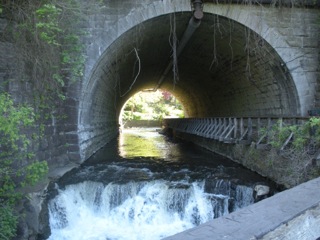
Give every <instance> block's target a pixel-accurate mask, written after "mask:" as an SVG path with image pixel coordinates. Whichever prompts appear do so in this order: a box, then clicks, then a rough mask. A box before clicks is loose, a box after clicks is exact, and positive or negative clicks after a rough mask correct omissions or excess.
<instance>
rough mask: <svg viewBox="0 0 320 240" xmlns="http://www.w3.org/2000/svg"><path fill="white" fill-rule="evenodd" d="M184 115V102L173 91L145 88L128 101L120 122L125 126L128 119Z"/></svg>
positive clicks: (157, 118)
mask: <svg viewBox="0 0 320 240" xmlns="http://www.w3.org/2000/svg"><path fill="white" fill-rule="evenodd" d="M184 115H185V114H184V108H183V106H182V104H181V103H180V101H179V100H178V99H177V98H176V97H175V96H174V95H173V94H172V93H171V92H169V91H165V90H157V91H151V90H150V89H145V90H142V91H140V92H138V93H136V94H135V95H133V96H132V97H131V98H130V99H129V100H128V101H126V103H125V104H124V106H123V107H122V109H121V113H120V116H119V123H120V125H121V126H125V124H126V123H127V122H128V121H139V120H144V121H161V120H162V119H163V118H183V117H184Z"/></svg>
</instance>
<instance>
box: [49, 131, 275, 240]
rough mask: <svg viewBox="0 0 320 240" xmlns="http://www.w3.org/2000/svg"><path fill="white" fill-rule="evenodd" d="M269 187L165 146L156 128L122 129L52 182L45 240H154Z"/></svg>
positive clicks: (204, 155)
mask: <svg viewBox="0 0 320 240" xmlns="http://www.w3.org/2000/svg"><path fill="white" fill-rule="evenodd" d="M258 186H259V190H257V187H258ZM261 189H262V190H261ZM275 189H276V188H275V185H274V184H273V183H272V182H270V181H268V180H267V179H265V178H263V177H261V176H259V175H258V174H256V173H254V172H251V171H249V170H248V169H245V168H243V167H242V166H240V165H239V164H237V163H234V162H232V161H230V160H229V159H227V158H225V157H222V156H220V155H217V154H214V153H212V152H209V151H207V150H204V149H202V148H199V147H197V146H195V145H193V144H191V143H185V142H173V141H170V140H169V139H167V138H166V137H165V136H163V135H160V134H159V133H158V130H157V129H125V130H124V131H123V132H122V133H121V135H120V136H119V138H118V140H117V141H114V142H111V143H109V144H108V145H106V146H105V147H104V148H103V149H101V150H100V151H98V152H97V153H96V154H95V155H94V156H92V157H91V158H90V159H89V160H87V161H86V162H85V163H84V164H83V165H82V166H81V167H79V168H77V169H74V170H72V171H70V172H69V173H67V174H66V175H65V176H63V177H62V178H61V179H60V180H59V181H58V182H57V183H55V188H54V189H52V190H51V193H50V194H49V196H50V199H48V202H49V204H48V208H49V221H50V228H51V236H50V238H49V239H55V240H60V239H61V240H64V239H83V240H84V239H92V240H94V239H97V240H98V239H112V240H120V239H123V240H124V239H128V240H134V239H139V240H140V239H141V240H142V239H161V238H163V237H166V236H169V235H173V234H175V233H177V232H181V231H183V230H186V229H188V228H191V227H194V226H197V225H199V224H201V223H204V222H206V221H209V220H211V219H213V218H216V217H219V216H222V215H224V214H227V213H229V212H232V211H235V210H237V209H239V208H242V207H245V206H247V205H250V204H252V203H254V202H256V201H259V200H260V199H262V198H265V197H267V196H270V195H272V194H273V193H274V191H275ZM124 229H126V231H125V232H124Z"/></svg>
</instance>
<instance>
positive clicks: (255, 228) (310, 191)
mask: <svg viewBox="0 0 320 240" xmlns="http://www.w3.org/2000/svg"><path fill="white" fill-rule="evenodd" d="M319 189H320V178H317V179H314V180H311V181H309V182H306V183H303V184H301V185H299V186H297V187H294V188H292V189H289V190H286V191H283V192H281V193H278V194H276V195H274V196H273V197H270V198H268V199H265V200H262V201H260V202H258V203H256V204H253V205H251V206H249V207H246V208H243V209H241V210H239V211H236V212H234V213H231V214H228V215H226V216H223V217H221V218H218V219H214V220H212V221H210V222H208V223H205V224H202V225H200V226H198V227H196V228H193V229H189V230H187V231H185V232H182V233H179V234H176V235H173V236H171V237H168V238H165V239H166V240H191V239H192V240H196V239H199V240H200V239H201V240H204V239H210V240H214V239H217V240H222V239H223V240H237V239H239V240H240V239H241V240H243V239H248V240H249V239H250V240H254V239H265V240H266V239H288V240H289V239H299V240H309V239H310V240H315V239H317V238H319V237H320V227H319V226H320V224H319V223H320V191H319ZM305 220H307V221H308V222H307V223H306V222H305ZM272 233H273V234H272ZM292 233H294V234H295V236H294V237H293V236H292Z"/></svg>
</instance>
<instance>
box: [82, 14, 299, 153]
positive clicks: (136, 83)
mask: <svg viewBox="0 0 320 240" xmlns="http://www.w3.org/2000/svg"><path fill="white" fill-rule="evenodd" d="M192 18H193V17H192V12H175V13H172V14H167V15H161V16H158V17H155V18H152V19H150V20H147V21H145V22H142V23H140V24H138V25H136V26H135V27H133V28H132V29H130V30H128V31H127V32H125V33H124V34H122V35H121V36H120V37H119V38H118V39H117V40H116V41H114V42H113V43H112V44H111V45H110V47H109V48H108V49H107V50H106V51H105V52H104V53H102V54H101V55H102V57H101V58H100V59H99V61H98V62H97V63H96V65H95V69H94V71H93V72H92V74H91V77H90V80H89V82H88V84H87V86H86V87H85V94H84V96H83V99H82V100H81V108H80V115H79V130H80V131H79V132H80V138H82V139H84V140H83V143H81V144H80V145H81V149H82V151H83V152H84V153H83V156H86V157H88V156H90V152H92V151H91V150H90V151H89V150H88V151H87V149H88V146H89V148H90V146H93V145H95V146H98V145H99V144H97V143H100V142H102V140H101V139H103V138H106V136H108V135H110V132H113V133H114V134H113V136H115V135H116V133H115V132H116V130H115V129H117V126H118V119H119V115H120V111H121V108H122V106H123V105H124V104H125V102H126V101H127V100H128V99H129V98H130V97H131V96H133V95H134V94H136V93H137V92H139V91H141V90H143V89H155V90H156V89H161V90H164V91H170V92H172V93H173V94H174V95H175V96H176V97H177V98H178V99H179V100H180V101H181V104H182V105H183V106H184V110H185V115H186V116H188V117H219V116H223V117H228V116H256V117H257V116H264V117H265V116H296V115H298V114H299V113H300V106H299V100H298V97H297V91H296V87H295V85H294V82H293V80H292V78H291V75H290V74H289V71H288V69H287V68H286V66H285V64H284V63H283V61H282V60H281V58H280V57H279V55H278V54H277V52H276V51H275V50H274V49H273V48H272V47H271V46H270V45H269V44H268V43H267V42H266V41H265V40H264V39H263V38H262V37H261V36H260V35H259V33H257V32H254V31H253V30H251V29H249V28H248V27H246V26H244V25H241V24H240V23H238V22H236V21H233V20H231V19H227V18H225V17H222V16H218V15H214V14H209V13H204V16H203V18H202V19H201V20H198V22H197V26H196V27H195V28H196V29H195V30H194V33H193V34H192V35H191V36H190V38H189V39H188V41H187V42H186V43H181V42H180V40H181V39H182V38H183V35H184V33H185V31H189V30H188V25H189V24H190V23H189V22H190V19H192ZM179 44H184V45H185V46H184V48H183V49H182V51H181V53H179V55H177V49H178V48H179ZM168 69H169V70H168ZM112 129H113V130H112ZM81 132H84V133H83V134H82V135H81ZM88 132H90V136H88ZM111 135H112V134H111ZM96 137H97V140H92V139H94V138H96ZM86 139H91V140H90V141H91V142H90V143H88V141H87V140H86ZM102 145H103V144H102V143H101V144H100V145H99V147H101V146H102ZM93 151H95V150H93ZM87 152H88V153H87ZM86 157H84V158H86Z"/></svg>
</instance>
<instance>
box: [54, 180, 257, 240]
mask: <svg viewBox="0 0 320 240" xmlns="http://www.w3.org/2000/svg"><path fill="white" fill-rule="evenodd" d="M205 185H206V184H205V181H195V182H193V183H188V182H187V181H180V182H169V181H166V180H153V181H149V182H146V181H145V182H144V181H141V182H128V183H123V184H119V183H109V184H107V185H104V184H103V183H99V182H93V181H85V182H82V183H78V184H73V185H68V186H66V187H65V188H64V189H63V190H62V189H60V190H59V194H58V195H57V196H56V197H55V198H54V199H51V200H50V202H49V205H48V207H49V222H50V228H51V236H50V238H49V239H50V240H72V239H74V240H81V239H82V240H90V239H91V240H100V239H101V240H102V239H103V240H105V239H108V240H135V239H136V240H138V239H139V240H150V239H161V238H164V237H166V236H170V235H173V234H175V233H178V232H181V231H183V230H186V229H189V228H191V227H194V226H197V225H199V224H201V223H205V222H207V221H209V220H211V219H213V218H215V217H219V216H222V215H224V214H227V213H228V204H229V198H230V196H229V194H226V193H228V192H230V187H227V186H230V183H226V182H221V181H220V183H219V184H217V185H216V188H215V189H214V190H213V191H212V192H211V193H208V192H206V191H205ZM219 187H220V188H222V189H224V190H225V191H223V192H222V193H218V192H217V191H216V190H217V188H219ZM226 189H229V190H228V191H226ZM236 192H237V193H236V196H237V198H238V200H239V201H240V202H239V204H238V205H237V207H241V206H244V205H246V204H249V202H250V203H251V202H252V201H253V200H252V191H251V192H250V191H249V190H248V189H247V188H244V187H242V186H241V187H240V186H239V188H237V190H236ZM225 194H226V195H225ZM247 194H248V196H247ZM246 201H247V202H246Z"/></svg>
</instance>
